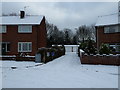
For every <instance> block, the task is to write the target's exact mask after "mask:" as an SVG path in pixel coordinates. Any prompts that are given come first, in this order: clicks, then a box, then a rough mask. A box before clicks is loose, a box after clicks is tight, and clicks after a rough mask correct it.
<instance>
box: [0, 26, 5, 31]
mask: <svg viewBox="0 0 120 90" xmlns="http://www.w3.org/2000/svg"><path fill="white" fill-rule="evenodd" d="M0 33H6V26H5V25H4V26H0Z"/></svg>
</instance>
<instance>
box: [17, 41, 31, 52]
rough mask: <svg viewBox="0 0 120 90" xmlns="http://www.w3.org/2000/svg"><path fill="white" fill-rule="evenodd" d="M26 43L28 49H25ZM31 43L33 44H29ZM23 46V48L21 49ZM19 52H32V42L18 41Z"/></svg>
mask: <svg viewBox="0 0 120 90" xmlns="http://www.w3.org/2000/svg"><path fill="white" fill-rule="evenodd" d="M24 44H27V48H26V49H27V50H23V49H25V48H24V47H23V46H24ZM20 45H21V46H20ZM29 45H31V46H29ZM20 48H21V50H20ZM18 52H32V42H18Z"/></svg>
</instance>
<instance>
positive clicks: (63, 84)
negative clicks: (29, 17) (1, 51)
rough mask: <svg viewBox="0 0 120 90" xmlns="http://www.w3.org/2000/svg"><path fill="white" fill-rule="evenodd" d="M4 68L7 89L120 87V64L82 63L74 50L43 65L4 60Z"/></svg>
mask: <svg viewBox="0 0 120 90" xmlns="http://www.w3.org/2000/svg"><path fill="white" fill-rule="evenodd" d="M11 66H17V67H18V68H17V69H14V70H13V69H11V68H10V67H11ZM26 66H33V67H28V68H26ZM2 67H3V87H4V88H118V67H117V66H105V65H81V64H80V60H79V57H78V56H77V54H76V53H72V52H71V53H67V54H66V55H65V56H62V57H60V58H58V59H56V60H54V61H51V62H49V63H47V64H44V65H40V66H35V63H34V62H13V61H4V62H3V66H2Z"/></svg>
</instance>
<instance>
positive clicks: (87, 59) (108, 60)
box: [80, 53, 120, 66]
mask: <svg viewBox="0 0 120 90" xmlns="http://www.w3.org/2000/svg"><path fill="white" fill-rule="evenodd" d="M80 61H81V64H101V65H117V66H118V65H120V54H118V55H87V54H84V53H82V54H81V55H80Z"/></svg>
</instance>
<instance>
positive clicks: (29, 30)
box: [18, 25, 32, 33]
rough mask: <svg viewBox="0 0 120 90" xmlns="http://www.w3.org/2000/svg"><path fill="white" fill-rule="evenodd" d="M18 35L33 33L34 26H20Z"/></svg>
mask: <svg viewBox="0 0 120 90" xmlns="http://www.w3.org/2000/svg"><path fill="white" fill-rule="evenodd" d="M18 33H32V25H18Z"/></svg>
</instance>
